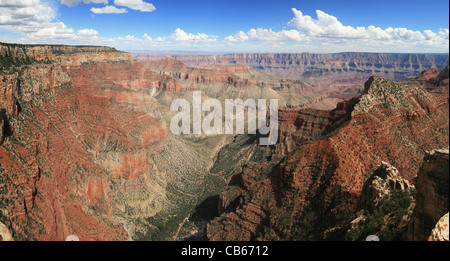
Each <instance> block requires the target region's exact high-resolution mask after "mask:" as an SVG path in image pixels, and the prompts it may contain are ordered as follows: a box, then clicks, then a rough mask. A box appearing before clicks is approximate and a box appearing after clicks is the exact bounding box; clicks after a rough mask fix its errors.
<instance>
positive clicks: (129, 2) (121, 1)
mask: <svg viewBox="0 0 450 261" xmlns="http://www.w3.org/2000/svg"><path fill="white" fill-rule="evenodd" d="M114 4H115V5H118V6H125V7H128V8H130V9H133V10H139V11H141V12H153V11H154V10H155V9H156V8H155V6H154V5H153V4H150V3H147V2H144V1H143V0H114Z"/></svg>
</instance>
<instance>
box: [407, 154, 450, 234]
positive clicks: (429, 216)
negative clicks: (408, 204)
mask: <svg viewBox="0 0 450 261" xmlns="http://www.w3.org/2000/svg"><path fill="white" fill-rule="evenodd" d="M448 153H449V152H448V148H447V149H439V150H432V151H430V152H428V153H427V154H426V155H425V157H424V158H423V163H422V166H421V167H420V169H419V172H418V173H417V177H416V181H415V183H416V189H417V193H416V207H415V208H414V212H413V217H412V223H411V228H410V231H409V239H410V240H415V241H425V240H428V238H429V237H430V235H431V231H432V230H433V228H435V226H436V224H437V223H438V221H439V220H440V219H441V217H443V216H444V215H445V214H446V213H448V211H449V208H448V207H449V205H448V199H449V197H448V195H449V158H448V157H449V154H448ZM447 222H448V221H447ZM447 231H448V230H447ZM447 240H448V235H447Z"/></svg>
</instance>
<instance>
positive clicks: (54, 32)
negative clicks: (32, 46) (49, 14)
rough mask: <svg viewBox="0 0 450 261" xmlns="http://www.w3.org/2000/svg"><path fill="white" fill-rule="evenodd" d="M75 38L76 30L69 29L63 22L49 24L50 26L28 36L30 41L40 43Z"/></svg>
mask: <svg viewBox="0 0 450 261" xmlns="http://www.w3.org/2000/svg"><path fill="white" fill-rule="evenodd" d="M75 36H76V35H75V32H74V30H73V29H72V28H68V27H67V26H66V25H65V24H64V23H62V22H58V23H52V24H48V26H46V27H43V28H39V29H38V30H36V31H34V32H31V33H29V34H28V38H29V39H31V40H37V41H38V42H42V41H47V40H57V39H73V38H74V37H75Z"/></svg>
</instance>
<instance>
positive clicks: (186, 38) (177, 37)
mask: <svg viewBox="0 0 450 261" xmlns="http://www.w3.org/2000/svg"><path fill="white" fill-rule="evenodd" d="M171 38H172V40H174V41H176V42H215V41H217V36H210V35H207V34H204V33H198V34H192V33H186V32H185V31H183V30H182V29H180V28H177V29H176V30H175V32H174V33H173V34H172V37H171Z"/></svg>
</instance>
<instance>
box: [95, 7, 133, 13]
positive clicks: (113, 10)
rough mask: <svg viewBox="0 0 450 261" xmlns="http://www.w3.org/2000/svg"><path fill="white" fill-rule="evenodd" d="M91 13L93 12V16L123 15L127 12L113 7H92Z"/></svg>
mask: <svg viewBox="0 0 450 261" xmlns="http://www.w3.org/2000/svg"><path fill="white" fill-rule="evenodd" d="M91 12H93V13H94V14H123V13H126V12H128V11H127V9H125V8H117V7H115V6H113V5H107V6H105V7H102V8H95V7H92V8H91Z"/></svg>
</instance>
